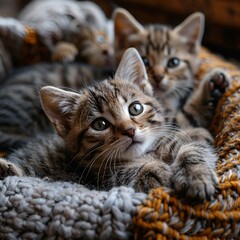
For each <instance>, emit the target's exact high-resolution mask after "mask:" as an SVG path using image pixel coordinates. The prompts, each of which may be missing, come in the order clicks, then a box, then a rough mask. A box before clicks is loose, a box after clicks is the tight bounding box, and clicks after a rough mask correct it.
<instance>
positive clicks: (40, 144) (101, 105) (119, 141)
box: [0, 48, 218, 200]
mask: <svg viewBox="0 0 240 240" xmlns="http://www.w3.org/2000/svg"><path fill="white" fill-rule="evenodd" d="M152 94H153V91H152V86H151V84H150V82H149V80H148V77H147V74H146V70H145V67H144V65H143V62H142V59H141V57H140V55H139V54H138V52H137V51H136V50H135V49H133V48H130V49H128V50H127V51H126V52H125V53H124V55H123V57H122V60H121V62H120V64H119V67H118V69H117V71H116V74H115V77H114V78H113V79H110V80H104V81H101V82H98V83H96V85H95V86H92V87H86V88H84V89H82V90H80V91H79V92H76V91H65V90H61V89H59V88H56V87H51V86H45V87H43V88H42V89H41V91H40V98H41V103H42V107H43V109H44V111H45V113H46V115H47V116H48V118H49V120H50V121H51V122H52V124H53V125H54V127H55V129H56V131H57V133H58V136H57V135H44V136H41V137H39V139H33V140H32V141H31V142H29V143H28V144H27V145H26V146H25V147H23V148H21V149H18V150H16V151H15V152H13V153H12V154H10V155H9V156H8V157H7V159H3V158H1V159H0V175H1V176H2V177H5V176H7V175H18V176H35V177H41V178H43V177H48V178H51V179H54V180H66V181H74V182H78V183H82V184H86V185H88V186H92V187H95V188H97V189H104V190H108V189H110V188H112V187H114V186H119V185H126V186H129V187H133V188H134V189H135V190H136V191H144V192H147V191H148V190H149V189H151V188H156V187H160V186H163V187H166V188H168V189H171V190H172V191H173V192H175V193H180V194H182V196H185V197H188V198H194V199H199V200H204V199H206V198H210V197H211V196H212V195H213V194H214V192H215V187H216V184H217V183H218V180H217V175H216V173H215V172H214V168H215V163H216V160H217V156H216V153H215V151H214V149H213V148H212V146H211V145H210V144H209V143H208V139H198V138H196V137H192V138H191V137H190V136H188V135H187V134H186V133H184V132H183V131H182V130H181V129H178V128H176V127H173V126H172V125H168V124H167V123H166V120H165V118H166V116H165V109H164V106H163V105H161V103H159V102H158V101H157V100H156V99H155V98H153V97H152ZM203 131H205V130H204V129H203Z"/></svg>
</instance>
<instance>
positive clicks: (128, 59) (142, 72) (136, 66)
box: [114, 48, 153, 95]
mask: <svg viewBox="0 0 240 240" xmlns="http://www.w3.org/2000/svg"><path fill="white" fill-rule="evenodd" d="M114 78H115V79H119V80H123V81H127V82H132V83H134V84H135V85H137V86H138V87H139V88H140V89H141V90H142V91H143V92H144V93H146V94H148V95H152V94H153V90H152V86H151V84H150V82H149V80H148V76H147V72H146V68H145V66H144V64H143V61H142V58H141V57H140V55H139V53H138V51H137V50H136V49H135V48H128V49H127V50H126V51H125V53H124V54H123V56H122V59H121V61H120V64H119V66H118V68H117V71H116V73H115V77H114Z"/></svg>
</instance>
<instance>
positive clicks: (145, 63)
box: [142, 56, 150, 67]
mask: <svg viewBox="0 0 240 240" xmlns="http://www.w3.org/2000/svg"><path fill="white" fill-rule="evenodd" d="M142 60H143V63H144V65H145V66H146V67H150V61H149V59H148V58H147V57H145V56H142Z"/></svg>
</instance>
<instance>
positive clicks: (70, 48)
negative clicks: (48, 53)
mask: <svg viewBox="0 0 240 240" xmlns="http://www.w3.org/2000/svg"><path fill="white" fill-rule="evenodd" d="M77 54H78V50H77V48H76V47H75V46H74V45H73V44H72V43H67V42H59V43H57V45H56V47H55V49H54V50H53V52H52V60H53V61H54V62H72V61H74V60H75V58H76V55H77Z"/></svg>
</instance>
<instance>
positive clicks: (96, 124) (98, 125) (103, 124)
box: [91, 117, 110, 131]
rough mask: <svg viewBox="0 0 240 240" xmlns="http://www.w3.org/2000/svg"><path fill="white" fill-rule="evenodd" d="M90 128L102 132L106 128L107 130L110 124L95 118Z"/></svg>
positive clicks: (103, 119) (102, 119)
mask: <svg viewBox="0 0 240 240" xmlns="http://www.w3.org/2000/svg"><path fill="white" fill-rule="evenodd" d="M91 126H92V128H93V129H95V130H96V131H103V130H105V129H107V128H109V126H110V123H109V121H108V120H106V119H105V118H102V117H100V118H96V119H95V120H94V121H93V122H92V124H91Z"/></svg>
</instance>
